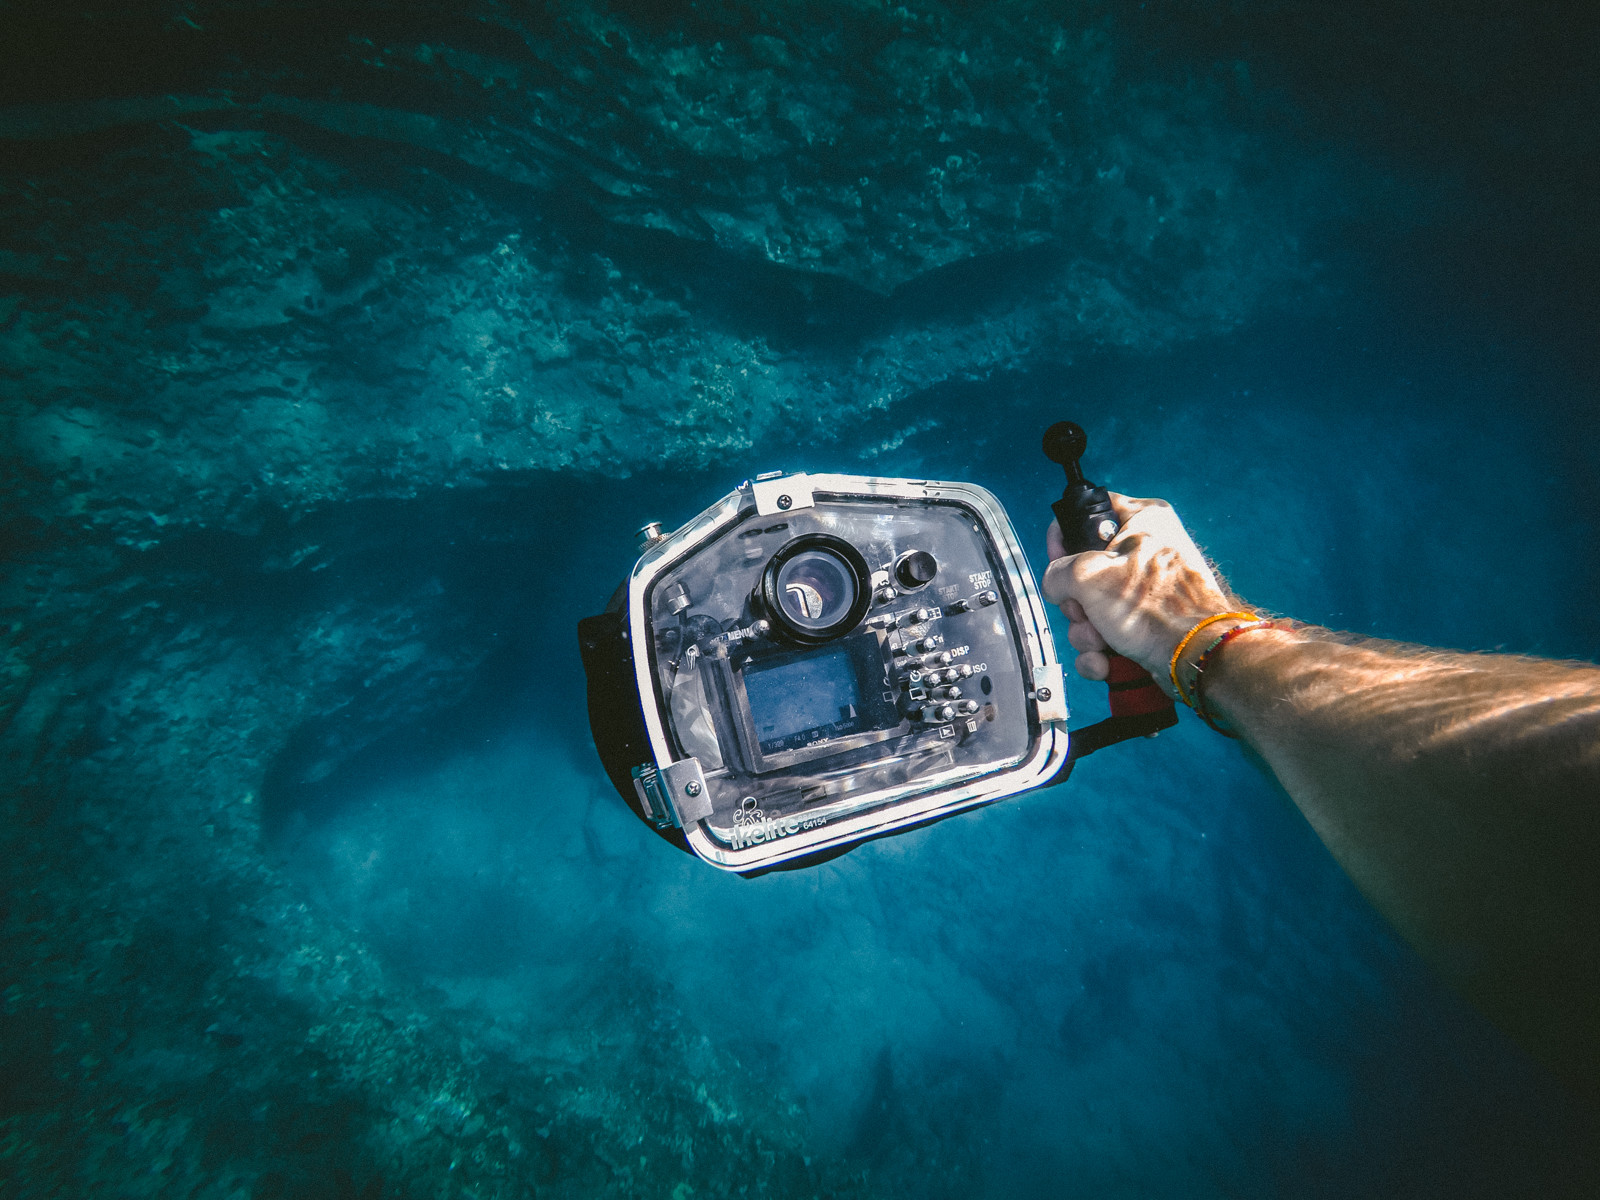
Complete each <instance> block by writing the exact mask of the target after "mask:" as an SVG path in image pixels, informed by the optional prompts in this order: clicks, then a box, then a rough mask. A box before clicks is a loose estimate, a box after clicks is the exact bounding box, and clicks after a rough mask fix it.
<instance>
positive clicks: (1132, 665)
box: [1106, 652, 1172, 717]
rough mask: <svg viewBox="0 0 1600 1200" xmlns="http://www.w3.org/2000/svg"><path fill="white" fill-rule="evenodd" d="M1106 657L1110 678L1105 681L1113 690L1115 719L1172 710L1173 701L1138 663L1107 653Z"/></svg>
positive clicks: (1113, 714) (1112, 704)
mask: <svg viewBox="0 0 1600 1200" xmlns="http://www.w3.org/2000/svg"><path fill="white" fill-rule="evenodd" d="M1107 657H1108V658H1110V659H1111V674H1110V675H1109V676H1107V678H1106V686H1107V687H1109V688H1110V689H1111V697H1110V699H1111V715H1112V716H1114V717H1133V716H1142V715H1143V714H1145V713H1154V712H1161V711H1162V710H1163V709H1166V710H1170V709H1171V708H1172V699H1171V698H1170V697H1169V696H1168V695H1167V694H1166V693H1165V692H1163V691H1162V690H1161V689H1160V688H1159V687H1157V686H1156V681H1155V680H1154V679H1152V678H1150V673H1149V672H1148V671H1146V670H1145V669H1144V668H1143V667H1141V666H1140V665H1139V664H1138V663H1136V662H1134V661H1133V660H1132V659H1131V658H1124V657H1123V656H1122V655H1120V654H1117V653H1115V652H1108V654H1107Z"/></svg>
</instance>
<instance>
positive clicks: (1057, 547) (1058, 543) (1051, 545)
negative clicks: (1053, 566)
mask: <svg viewBox="0 0 1600 1200" xmlns="http://www.w3.org/2000/svg"><path fill="white" fill-rule="evenodd" d="M1044 552H1045V557H1047V558H1049V559H1050V560H1051V561H1054V560H1055V559H1058V558H1065V557H1066V553H1067V544H1066V543H1065V542H1063V541H1062V540H1061V526H1060V525H1059V524H1058V523H1057V522H1055V521H1051V522H1050V528H1049V529H1046V530H1045V531H1044Z"/></svg>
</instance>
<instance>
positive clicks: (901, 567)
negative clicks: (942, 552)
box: [894, 550, 939, 588]
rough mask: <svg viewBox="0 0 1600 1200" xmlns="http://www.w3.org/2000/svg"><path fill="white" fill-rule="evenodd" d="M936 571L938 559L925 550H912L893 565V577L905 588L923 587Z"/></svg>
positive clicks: (937, 571)
mask: <svg viewBox="0 0 1600 1200" xmlns="http://www.w3.org/2000/svg"><path fill="white" fill-rule="evenodd" d="M938 573H939V563H938V560H937V559H935V558H934V557H933V555H931V554H929V553H928V552H927V551H926V550H913V551H912V552H911V553H910V554H907V555H906V556H905V557H904V558H902V559H901V560H900V561H899V562H897V563H895V565H894V577H895V578H896V579H898V580H899V581H900V586H901V587H906V588H919V587H925V586H926V585H927V584H929V583H932V582H933V577H934V576H935V575H937V574H938Z"/></svg>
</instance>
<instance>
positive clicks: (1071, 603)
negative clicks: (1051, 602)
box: [1061, 596, 1089, 621]
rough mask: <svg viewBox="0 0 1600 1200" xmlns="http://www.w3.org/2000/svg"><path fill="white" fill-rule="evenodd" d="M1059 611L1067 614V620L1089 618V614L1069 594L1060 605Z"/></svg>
mask: <svg viewBox="0 0 1600 1200" xmlns="http://www.w3.org/2000/svg"><path fill="white" fill-rule="evenodd" d="M1061 611H1062V612H1064V613H1066V614H1067V620H1069V621H1087V620H1088V619H1089V614H1088V613H1086V612H1084V611H1083V605H1081V604H1079V603H1078V602H1077V601H1076V600H1074V599H1073V598H1072V597H1071V596H1068V597H1067V602H1066V603H1065V604H1063V605H1062V606H1061Z"/></svg>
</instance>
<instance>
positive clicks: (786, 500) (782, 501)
mask: <svg viewBox="0 0 1600 1200" xmlns="http://www.w3.org/2000/svg"><path fill="white" fill-rule="evenodd" d="M793 505H794V497H793V496H779V497H778V507H779V508H781V509H784V510H785V511H787V510H788V509H790V508H791V507H793Z"/></svg>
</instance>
